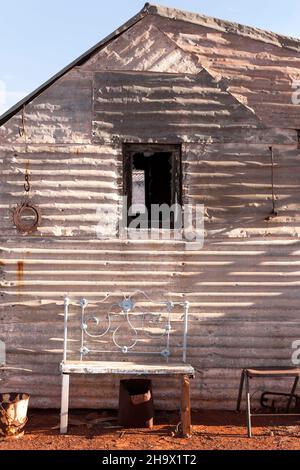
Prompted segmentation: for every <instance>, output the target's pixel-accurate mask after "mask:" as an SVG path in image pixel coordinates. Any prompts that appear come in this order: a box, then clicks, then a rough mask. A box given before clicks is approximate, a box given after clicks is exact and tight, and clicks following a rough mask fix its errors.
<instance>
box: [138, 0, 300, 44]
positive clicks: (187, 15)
mask: <svg viewBox="0 0 300 470" xmlns="http://www.w3.org/2000/svg"><path fill="white" fill-rule="evenodd" d="M142 11H143V12H145V13H148V14H150V15H158V16H162V17H165V18H170V19H174V20H181V21H185V22H187V23H193V24H198V25H200V26H205V27H207V28H211V29H217V30H219V31H224V32H227V33H232V34H237V35H239V36H244V37H247V38H250V39H253V40H256V41H261V42H265V43H268V44H273V45H275V46H277V47H284V48H287V49H290V50H292V51H296V52H299V53H300V38H295V37H292V36H286V35H284V34H279V33H275V32H273V31H270V30H266V29H262V28H257V27H255V26H247V25H244V24H242V23H237V22H234V21H229V20H222V19H220V18H215V17H213V16H206V15H202V14H200V13H193V12H190V11H185V10H181V9H178V8H172V7H167V6H162V5H159V4H151V3H146V4H145V6H144V8H143V10H142Z"/></svg>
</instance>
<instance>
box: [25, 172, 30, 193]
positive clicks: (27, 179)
mask: <svg viewBox="0 0 300 470" xmlns="http://www.w3.org/2000/svg"><path fill="white" fill-rule="evenodd" d="M24 189H25V192H26V193H27V194H28V193H29V192H30V182H29V173H28V170H27V169H26V173H25V183H24Z"/></svg>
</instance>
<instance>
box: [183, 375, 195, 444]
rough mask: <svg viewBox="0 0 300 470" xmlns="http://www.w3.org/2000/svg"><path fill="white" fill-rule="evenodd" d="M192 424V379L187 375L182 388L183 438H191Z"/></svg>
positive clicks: (184, 377)
mask: <svg viewBox="0 0 300 470" xmlns="http://www.w3.org/2000/svg"><path fill="white" fill-rule="evenodd" d="M191 424H192V423H191V401H190V379H189V377H188V376H187V375H184V376H183V377H182V388H181V426H182V437H189V436H190V435H191V434H192V425H191Z"/></svg>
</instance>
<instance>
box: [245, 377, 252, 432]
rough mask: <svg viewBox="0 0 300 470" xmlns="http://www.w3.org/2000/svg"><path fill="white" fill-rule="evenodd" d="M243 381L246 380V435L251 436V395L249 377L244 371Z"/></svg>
mask: <svg viewBox="0 0 300 470" xmlns="http://www.w3.org/2000/svg"><path fill="white" fill-rule="evenodd" d="M245 382H246V405H247V430H248V437H252V426H251V395H250V386H249V377H248V375H247V373H245Z"/></svg>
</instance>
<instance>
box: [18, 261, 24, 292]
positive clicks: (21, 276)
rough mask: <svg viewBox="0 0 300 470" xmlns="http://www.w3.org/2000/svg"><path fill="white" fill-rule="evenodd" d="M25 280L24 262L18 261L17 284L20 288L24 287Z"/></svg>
mask: <svg viewBox="0 0 300 470" xmlns="http://www.w3.org/2000/svg"><path fill="white" fill-rule="evenodd" d="M23 280H24V261H18V263H17V283H18V287H22V286H23Z"/></svg>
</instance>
